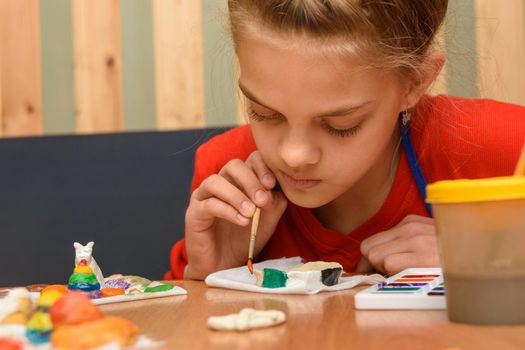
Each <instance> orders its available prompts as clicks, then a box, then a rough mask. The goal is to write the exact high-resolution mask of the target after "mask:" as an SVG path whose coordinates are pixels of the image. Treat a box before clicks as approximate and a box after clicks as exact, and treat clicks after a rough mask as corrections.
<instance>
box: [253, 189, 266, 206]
mask: <svg viewBox="0 0 525 350" xmlns="http://www.w3.org/2000/svg"><path fill="white" fill-rule="evenodd" d="M266 198H268V195H267V194H266V192H264V191H263V190H258V191H257V192H255V201H256V202H257V203H260V204H262V202H264V201H265V200H266Z"/></svg>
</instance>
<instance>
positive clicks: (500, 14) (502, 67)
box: [475, 0, 525, 105]
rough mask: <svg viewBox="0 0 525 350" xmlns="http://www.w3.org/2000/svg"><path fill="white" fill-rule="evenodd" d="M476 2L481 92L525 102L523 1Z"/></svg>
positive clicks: (489, 95) (500, 98) (516, 101)
mask: <svg viewBox="0 0 525 350" xmlns="http://www.w3.org/2000/svg"><path fill="white" fill-rule="evenodd" d="M475 5H476V17H477V21H478V22H477V26H476V27H477V40H478V55H479V59H478V62H479V64H478V70H479V76H480V86H481V89H480V92H481V95H482V96H484V97H489V98H494V99H497V100H502V101H506V102H512V103H516V104H521V105H525V88H524V85H525V64H524V62H525V1H524V0H505V4H503V2H500V1H493V0H476V3H475Z"/></svg>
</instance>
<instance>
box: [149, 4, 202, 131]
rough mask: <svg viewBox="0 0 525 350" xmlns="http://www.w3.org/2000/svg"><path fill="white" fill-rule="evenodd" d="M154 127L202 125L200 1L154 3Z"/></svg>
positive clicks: (191, 126)
mask: <svg viewBox="0 0 525 350" xmlns="http://www.w3.org/2000/svg"><path fill="white" fill-rule="evenodd" d="M153 23H154V24H153V26H154V47H155V80H156V83H155V85H156V107H157V127H158V129H160V130H164V129H181V128H197V127H201V126H203V125H204V123H205V120H204V86H203V43H202V16H201V2H200V1H197V0H153Z"/></svg>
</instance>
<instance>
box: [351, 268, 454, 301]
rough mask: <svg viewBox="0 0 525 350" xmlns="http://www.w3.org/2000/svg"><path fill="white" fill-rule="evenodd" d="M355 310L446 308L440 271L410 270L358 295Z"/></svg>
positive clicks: (428, 269)
mask: <svg viewBox="0 0 525 350" xmlns="http://www.w3.org/2000/svg"><path fill="white" fill-rule="evenodd" d="M355 308H356V309H383V310H385V309H446V308H447V304H446V300H445V285H444V281H443V274H442V271H441V269H440V268H409V269H406V270H404V271H401V272H400V273H398V274H396V275H394V276H392V277H390V278H388V279H387V280H386V281H384V282H380V283H378V284H376V285H374V286H372V287H369V288H367V289H365V290H362V291H360V292H358V293H357V294H356V295H355Z"/></svg>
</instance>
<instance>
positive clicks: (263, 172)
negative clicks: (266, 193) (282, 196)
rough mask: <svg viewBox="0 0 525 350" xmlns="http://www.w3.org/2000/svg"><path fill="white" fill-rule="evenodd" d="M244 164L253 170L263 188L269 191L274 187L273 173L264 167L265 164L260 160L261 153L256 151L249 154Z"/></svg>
mask: <svg viewBox="0 0 525 350" xmlns="http://www.w3.org/2000/svg"><path fill="white" fill-rule="evenodd" d="M246 163H247V164H248V165H249V166H250V167H251V168H252V169H253V171H254V172H255V174H256V175H257V177H258V178H259V180H260V181H261V183H262V184H263V186H264V188H265V189H267V190H271V189H272V188H274V187H275V183H276V181H277V180H276V179H275V175H274V174H273V172H272V171H271V170H270V168H268V167H267V166H266V163H265V162H264V160H263V159H262V156H261V153H260V152H258V151H255V152H253V153H252V154H250V156H249V157H248V159H247V160H246Z"/></svg>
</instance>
